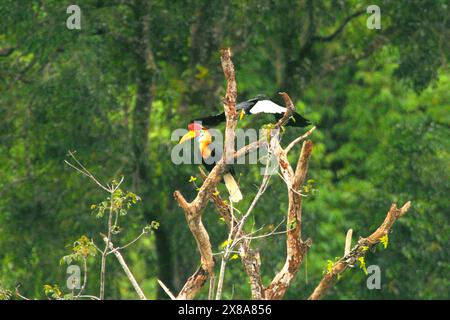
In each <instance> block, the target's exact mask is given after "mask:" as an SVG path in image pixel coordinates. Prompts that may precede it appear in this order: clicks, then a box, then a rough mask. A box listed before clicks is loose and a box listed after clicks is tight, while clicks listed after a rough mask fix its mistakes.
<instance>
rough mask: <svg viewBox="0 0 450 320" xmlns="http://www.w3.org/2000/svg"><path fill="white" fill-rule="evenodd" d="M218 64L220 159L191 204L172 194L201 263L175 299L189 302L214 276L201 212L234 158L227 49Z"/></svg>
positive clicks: (230, 66) (233, 104) (231, 83)
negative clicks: (222, 86) (222, 120)
mask: <svg viewBox="0 0 450 320" xmlns="http://www.w3.org/2000/svg"><path fill="white" fill-rule="evenodd" d="M221 61H222V69H223V72H224V74H225V78H226V80H227V91H226V95H225V98H224V110H225V116H226V128H225V143H224V152H223V157H222V159H221V160H219V162H218V163H217V164H216V165H215V167H214V168H213V169H212V170H211V172H210V173H209V175H208V177H207V178H206V179H205V181H204V182H203V184H202V186H201V187H200V190H199V192H198V193H197V196H196V197H195V199H194V200H193V201H192V202H190V203H189V202H187V201H186V199H185V198H184V197H183V195H182V194H181V193H180V192H179V191H175V193H174V197H175V200H177V202H178V205H179V206H180V207H181V208H183V210H184V212H185V216H186V220H187V222H188V226H189V229H190V230H191V232H192V235H193V236H194V238H195V241H196V242H197V248H198V250H199V252H200V260H201V267H200V269H198V270H197V271H196V272H195V273H194V275H192V276H191V278H189V280H188V282H187V283H186V284H185V286H184V287H183V289H182V290H181V292H180V293H179V294H178V298H180V299H191V298H193V297H195V295H196V294H197V293H198V291H199V290H200V289H201V287H202V286H203V284H204V283H205V282H206V280H207V279H208V275H212V274H213V273H214V259H213V254H212V250H211V242H210V240H209V235H208V232H207V231H206V229H205V227H204V225H203V223H202V211H203V209H204V208H205V207H206V204H207V202H208V200H209V198H210V196H211V194H212V193H213V192H212V191H213V190H214V189H215V188H216V186H217V184H218V183H219V182H220V180H221V179H222V176H223V172H224V170H225V166H226V164H228V163H232V159H234V140H235V129H236V124H237V112H236V97H237V86H236V76H235V71H234V65H233V62H232V61H231V50H230V49H229V48H228V49H224V50H222V51H221Z"/></svg>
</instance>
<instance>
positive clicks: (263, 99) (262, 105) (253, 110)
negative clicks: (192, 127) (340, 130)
mask: <svg viewBox="0 0 450 320" xmlns="http://www.w3.org/2000/svg"><path fill="white" fill-rule="evenodd" d="M236 110H237V111H238V112H244V113H245V114H246V115H252V114H258V113H265V114H268V113H271V114H273V115H274V117H275V119H276V120H278V119H280V118H281V117H283V115H284V112H285V111H286V108H284V107H281V106H279V105H277V104H276V103H274V102H273V101H272V100H270V99H269V98H268V97H267V96H264V95H258V96H256V97H255V98H253V99H250V100H247V101H244V102H241V103H238V104H237V105H236ZM224 121H225V113H224V112H222V113H219V114H217V115H214V116H208V117H203V118H197V119H194V120H191V123H193V122H201V123H202V125H203V126H205V127H215V126H217V125H219V124H220V123H222V122H224ZM310 124H311V122H310V121H309V120H308V119H306V118H304V117H303V116H302V115H300V114H299V113H297V112H295V113H294V114H293V115H292V117H291V119H289V121H288V122H287V123H286V126H290V127H307V126H309V125H310Z"/></svg>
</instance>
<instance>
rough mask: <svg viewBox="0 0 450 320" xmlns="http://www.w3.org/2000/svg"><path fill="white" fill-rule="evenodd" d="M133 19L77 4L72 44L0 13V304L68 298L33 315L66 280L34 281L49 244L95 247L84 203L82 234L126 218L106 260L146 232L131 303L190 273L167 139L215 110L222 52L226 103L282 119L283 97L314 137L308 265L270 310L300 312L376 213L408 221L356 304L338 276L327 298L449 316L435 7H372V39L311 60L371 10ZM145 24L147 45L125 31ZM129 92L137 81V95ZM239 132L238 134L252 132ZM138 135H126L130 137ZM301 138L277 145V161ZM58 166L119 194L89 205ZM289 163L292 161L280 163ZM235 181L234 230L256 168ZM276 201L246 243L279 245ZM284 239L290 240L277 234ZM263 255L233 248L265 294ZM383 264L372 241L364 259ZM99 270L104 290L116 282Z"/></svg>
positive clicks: (245, 6)
mask: <svg viewBox="0 0 450 320" xmlns="http://www.w3.org/2000/svg"><path fill="white" fill-rule="evenodd" d="M140 3H147V2H140ZM140 3H138V1H137V0H130V1H126V2H123V1H115V0H111V1H94V0H86V1H83V2H82V4H80V6H81V10H82V14H83V19H82V30H80V31H77V32H73V31H70V30H68V29H67V28H65V19H66V18H67V16H66V15H65V9H66V6H67V3H64V2H62V1H56V0H51V1H45V3H43V2H38V1H33V2H32V5H25V4H24V3H23V2H21V1H15V0H4V1H1V2H0V53H1V54H0V92H1V94H0V282H1V283H2V284H4V286H5V287H7V288H13V287H14V285H15V284H16V283H17V282H18V281H20V282H22V283H24V284H26V285H24V286H23V287H22V288H21V290H23V294H24V295H25V296H35V297H44V298H45V297H46V296H49V297H51V298H52V299H63V298H70V296H67V297H65V296H64V295H63V294H61V292H59V291H58V290H59V289H58V288H55V287H54V286H49V288H47V291H46V292H45V295H44V296H43V295H42V294H43V292H42V284H43V283H64V282H65V277H66V274H64V273H63V272H60V270H59V269H58V265H57V264H55V263H53V261H58V260H59V258H60V257H61V256H63V255H65V254H67V252H65V248H64V247H63V246H61V244H65V243H71V242H72V241H73V239H76V238H77V237H79V235H80V234H85V233H86V232H89V234H93V235H97V234H99V232H102V231H104V230H103V228H102V227H103V226H100V224H99V220H96V219H92V217H91V216H90V215H89V214H84V213H85V211H86V208H88V207H89V204H90V203H92V202H95V203H96V204H95V205H92V206H91V211H92V212H93V214H95V215H96V216H98V217H99V218H102V217H103V218H104V215H105V214H106V215H107V216H108V215H109V210H111V209H112V210H113V213H114V215H115V217H114V218H119V217H122V216H124V215H127V219H123V221H121V227H122V228H123V229H119V228H118V225H117V224H115V227H114V232H115V233H116V232H118V231H119V230H122V231H121V240H123V241H124V242H127V241H132V240H133V239H134V237H135V234H136V233H139V232H141V230H142V226H143V225H146V224H147V223H148V222H149V221H152V222H151V223H150V224H149V225H146V226H145V227H144V231H145V233H149V236H148V237H145V238H143V239H142V241H139V243H137V244H136V245H135V246H133V248H132V249H130V251H129V252H127V257H126V258H127V261H128V260H129V261H130V265H133V272H135V273H136V277H137V278H139V279H144V280H143V287H144V290H145V291H146V293H147V292H148V293H149V297H150V298H156V292H157V290H158V285H157V282H156V279H157V278H160V279H162V280H163V281H164V282H165V283H166V284H168V285H169V287H170V288H171V289H173V290H174V291H177V290H175V289H180V286H181V285H182V282H183V279H187V278H188V277H189V276H190V275H191V274H192V272H193V270H195V269H196V268H197V266H198V256H197V255H195V254H186V253H195V252H196V244H195V241H194V240H193V239H192V235H191V234H190V232H189V229H188V228H187V227H186V221H185V219H183V218H182V217H181V216H180V214H181V213H180V209H179V207H178V206H177V205H176V204H175V203H174V201H173V197H172V194H173V191H174V190H175V189H180V191H182V192H183V194H185V195H187V197H193V196H194V195H195V193H196V190H195V188H198V186H197V185H195V181H191V179H192V178H193V179H195V177H194V176H192V174H193V173H194V172H197V169H196V168H195V166H175V165H174V164H173V163H172V161H171V158H170V153H171V148H172V146H173V145H174V144H175V143H176V142H174V141H171V133H172V131H173V130H174V129H175V128H185V127H186V124H187V122H188V121H189V120H190V119H194V118H195V117H197V116H200V115H209V114H214V113H215V112H219V111H220V110H222V103H221V101H222V100H221V98H222V97H223V95H224V90H223V83H224V78H223V74H222V71H221V68H220V59H219V55H218V51H219V49H220V48H222V47H225V46H231V47H232V49H233V52H234V56H233V61H234V62H235V66H236V71H237V81H238V100H239V101H241V100H244V99H247V98H251V97H253V96H254V95H256V94H258V93H265V94H267V95H270V96H271V97H272V98H274V99H275V100H277V102H279V103H280V104H282V102H281V101H280V98H279V97H278V95H277V92H279V91H285V92H288V93H289V95H290V96H291V97H292V98H293V100H294V102H295V105H296V109H297V111H298V112H300V113H301V114H303V115H305V117H307V118H308V119H310V120H311V121H312V122H313V123H314V124H315V125H316V126H317V130H316V131H315V132H314V134H313V135H312V137H311V139H312V140H313V142H314V150H313V154H312V158H311V161H310V163H309V173H308V178H307V179H309V180H308V181H307V183H306V184H305V185H304V186H303V188H302V189H301V192H302V193H304V194H305V195H307V197H304V199H303V213H302V216H303V220H302V236H303V237H304V238H306V237H310V238H312V239H313V246H312V247H311V248H310V250H309V251H308V267H307V270H306V268H303V269H301V271H300V272H299V274H298V276H297V278H296V280H295V281H294V283H293V285H292V287H291V288H290V289H289V290H288V292H287V295H286V298H290V299H298V298H305V297H307V296H308V294H309V293H310V292H311V290H312V289H313V287H314V286H315V285H316V284H317V283H318V281H319V280H320V277H321V276H322V271H323V268H324V266H325V265H326V263H327V260H326V257H334V256H336V255H340V254H342V251H343V250H342V249H343V244H344V241H345V239H344V237H345V231H346V230H348V228H350V227H351V228H353V229H354V230H355V232H357V233H358V234H359V235H360V236H366V235H367V234H369V233H370V232H372V231H373V230H374V228H376V227H378V225H379V223H381V222H382V221H383V218H384V215H385V213H386V211H387V209H388V208H389V206H390V204H391V202H398V203H399V204H402V203H403V202H405V201H407V200H411V201H412V204H413V206H412V209H411V210H410V212H408V214H407V215H406V216H405V217H402V219H400V220H399V221H398V222H397V223H396V225H395V227H394V230H393V232H392V233H391V234H390V235H389V237H390V239H389V250H378V252H376V254H373V255H372V254H371V253H370V252H367V255H368V256H369V257H370V258H369V257H368V258H367V259H370V262H371V263H373V264H377V265H379V266H380V267H381V269H382V274H383V286H382V287H383V289H382V290H380V291H376V292H375V291H371V292H369V290H367V287H366V286H365V277H364V276H363V274H362V272H349V273H348V274H349V276H348V277H347V276H346V279H345V281H341V282H340V283H339V284H338V286H337V287H336V288H335V289H333V290H332V291H331V292H330V295H329V296H328V297H329V298H334V299H346V298H347V299H356V298H373V299H381V298H383V299H387V298H394V299H398V298H412V299H432V298H441V299H442V298H448V297H449V296H450V291H449V290H450V289H449V288H450V284H449V281H448V276H447V275H448V274H449V272H450V264H449V260H450V259H449V252H448V250H446V248H447V242H448V234H449V233H450V227H449V223H448V214H447V212H448V204H447V202H448V201H447V198H448V194H449V185H448V181H450V172H449V168H448V163H450V153H449V151H448V150H450V144H449V141H450V130H449V126H450V107H449V103H448V102H449V101H450V93H449V90H448V88H449V85H450V78H449V74H448V70H447V68H446V67H445V65H446V61H447V58H448V54H449V52H450V50H448V40H447V38H448V36H447V34H448V32H447V29H448V26H447V25H446V21H447V18H446V17H447V16H448V4H447V1H444V0H437V1H435V0H427V1H420V0H412V1H409V0H408V1H406V0H405V1H388V0H386V1H379V3H377V5H379V6H380V7H381V23H382V29H381V30H369V29H367V28H366V19H367V15H366V14H362V15H360V16H358V17H356V18H355V19H353V20H351V21H349V22H348V23H347V24H346V25H345V27H344V28H343V29H342V32H340V33H339V34H337V35H336V36H335V37H334V38H333V39H332V40H326V41H318V40H314V39H317V37H320V36H324V37H326V36H328V35H332V34H333V33H334V31H335V30H338V28H339V26H340V25H341V24H342V23H343V21H344V20H345V18H346V17H347V16H348V15H349V14H351V13H353V12H357V11H359V10H363V11H364V9H365V8H366V6H367V5H369V4H372V3H371V2H370V1H362V2H361V1H358V2H356V1H329V2H328V1H294V0H287V1H268V0H263V1H245V2H242V1H229V2H227V3H221V5H220V6H219V5H204V3H203V2H201V1H189V2H188V3H184V2H173V1H170V2H169V1H167V0H155V1H152V3H151V6H150V7H149V8H147V9H145V8H144V7H142V6H140V5H139V4H140ZM134 5H137V6H134ZM133 8H138V10H136V9H133ZM169 9H170V10H169ZM146 10H148V11H146ZM144 17H146V19H148V22H149V30H150V31H149V32H150V34H148V35H147V36H144V35H143V32H142V31H143V30H142V29H141V25H142V24H141V23H140V22H141V21H143V20H142V19H143V18H144ZM249 17H251V18H249ZM30 30H32V31H33V32H32V33H30ZM144 43H149V44H150V48H151V53H152V54H153V57H154V59H155V64H156V69H157V71H156V72H155V73H154V74H151V72H150V71H149V70H148V69H147V67H148V65H147V63H146V62H145V57H143V56H142V52H140V51H139V50H140V48H141V45H142V44H144ZM9 48H11V52H10V53H9V54H6V52H7V51H9V50H6V49H9ZM147 53H148V52H146V54H147ZM442 66H444V67H442ZM147 77H151V79H150V80H151V81H149V82H145V80H148V79H147ZM150 87H151V88H150ZM142 88H144V89H145V92H150V93H151V101H152V103H151V106H150V105H147V106H145V108H143V109H141V110H144V111H145V110H149V116H148V117H147V116H144V115H143V113H137V111H136V110H138V109H137V108H136V104H137V101H138V100H139V101H140V99H138V92H140V89H142ZM249 118H250V117H244V118H243V119H242V121H240V122H239V126H247V125H249V126H250V125H254V126H255V127H258V128H259V127H261V126H262V125H263V123H260V122H259V121H258V120H255V122H252V121H253V120H252V121H250V119H249ZM252 119H253V118H252ZM146 122H148V128H147V130H145V128H144V129H143V130H142V127H141V126H139V124H142V123H143V124H144V125H145V123H146ZM266 127H267V128H269V129H270V128H271V127H270V126H266ZM138 133H140V134H138ZM301 133H303V131H302V130H296V129H294V128H288V127H286V128H285V132H284V133H283V141H282V142H283V143H285V142H287V141H289V140H290V139H291V138H294V137H297V136H299V135H300V134H301ZM283 145H284V144H283ZM67 150H77V151H78V154H79V155H80V157H82V158H83V159H84V161H85V162H86V163H88V164H89V168H90V170H92V172H94V173H95V174H96V176H98V177H100V178H101V181H110V180H111V179H112V177H116V176H125V177H130V180H129V181H125V182H124V185H126V187H123V188H124V190H130V192H127V191H123V189H118V190H117V192H115V193H114V194H113V195H112V199H110V198H107V199H104V194H103V193H102V190H98V189H97V188H96V186H95V185H91V184H89V183H87V180H86V179H81V178H80V176H79V175H78V174H77V173H76V172H73V170H71V169H70V168H67V166H64V165H63V159H64V157H65V155H66V152H67ZM289 157H290V161H291V162H292V163H295V162H296V161H297V159H298V147H296V148H294V149H293V150H292V151H291V152H290V154H289ZM236 169H237V171H238V173H240V177H241V178H240V181H239V184H240V187H241V189H242V191H243V194H244V200H243V201H242V202H241V203H239V205H238V207H237V208H236V209H239V210H243V209H245V208H246V207H247V206H248V205H249V203H250V201H251V199H252V198H253V196H254V194H255V193H256V189H255V185H258V183H259V182H260V181H261V174H260V168H259V167H258V166H245V167H244V166H237V168H236ZM187 177H191V179H189V178H187ZM186 181H189V183H193V184H194V187H195V188H192V186H191V185H187V183H186ZM114 183H115V184H117V181H116V182H114ZM319 187H320V192H318V190H319ZM220 188H222V187H220ZM220 191H222V189H221V190H220ZM136 194H139V195H141V196H142V199H143V200H142V205H140V206H139V207H136V208H135V209H134V210H135V211H134V212H133V214H128V212H129V209H130V208H131V207H133V206H134V204H136V203H137V202H140V201H141V200H140V198H139V197H137V196H136ZM285 194H286V190H285V185H284V183H283V182H282V181H280V179H277V177H274V178H273V179H272V180H271V183H270V186H269V189H268V191H267V194H265V196H264V197H263V198H262V200H261V202H259V203H258V205H257V207H258V208H257V210H255V211H257V213H256V214H255V216H254V217H251V218H250V220H249V225H251V226H252V227H253V226H256V227H257V226H264V225H266V226H267V225H278V224H279V222H280V221H282V220H283V218H284V217H285V213H286V208H287V197H285V196H284V195H285ZM93 199H94V200H93ZM111 200H112V201H111ZM111 203H112V206H111ZM207 212H208V213H211V214H205V215H204V220H205V226H206V228H207V230H208V232H209V235H210V237H211V241H212V243H213V245H214V247H217V246H218V244H220V243H221V242H222V241H223V239H224V238H226V236H227V233H226V226H225V224H224V223H217V220H218V219H217V215H215V214H214V210H212V208H208V209H207ZM102 221H103V220H102ZM156 221H158V222H156ZM159 223H161V225H159ZM295 223H296V222H295V221H293V222H290V221H289V222H288V228H289V227H295ZM156 229H157V230H158V232H151V231H152V230H156ZM282 237H283V236H282V235H277V236H274V237H267V238H264V239H261V240H258V241H252V246H254V247H255V248H258V249H259V250H260V252H261V262H262V265H261V267H262V275H263V281H264V283H265V284H267V283H270V281H271V279H272V277H273V275H274V272H275V270H279V269H280V268H281V267H282V264H283V263H284V259H285V241H284V240H282ZM89 241H90V240H88V238H86V239H85V240H83V241H79V242H80V243H79V244H77V245H74V246H72V248H71V250H72V251H71V253H70V254H69V255H68V257H71V258H70V259H72V260H74V259H75V260H76V259H79V258H81V259H82V257H84V256H83V254H82V253H81V252H84V253H86V252H90V249H87V248H86V246H87V247H89ZM81 243H83V245H81ZM387 245H388V239H387V238H386V241H385V242H382V246H383V247H386V246H387ZM77 246H78V247H79V249H80V251H77V252H78V253H77V252H75V251H74V249H75V247H77ZM81 248H84V249H83V250H81ZM84 250H87V251H84ZM91 260H93V259H91ZM97 260H98V259H97ZM405 266H407V268H406V267H405ZM90 267H92V268H93V271H92V272H91V275H90V281H89V283H88V288H87V291H89V290H93V289H94V287H92V286H93V284H96V283H98V275H99V273H100V272H99V270H98V266H95V265H92V266H90ZM108 267H109V268H110V272H112V273H114V274H116V273H115V272H118V270H119V268H120V266H116V265H114V264H111V266H108ZM30 270H33V272H30ZM228 271H229V272H228ZM175 274H176V276H175ZM91 280H92V281H91ZM229 282H233V284H234V285H235V288H234V290H233V292H231V290H230V291H229V292H224V297H225V298H231V297H233V298H237V299H239V298H248V297H249V296H250V293H249V286H248V283H247V278H246V275H245V274H244V272H243V271H242V267H241V265H240V264H239V263H233V264H230V267H229V270H227V274H226V278H225V283H229ZM107 289H108V292H109V297H110V298H126V299H129V298H130V299H131V298H134V297H135V296H134V293H133V290H132V288H130V286H129V284H128V282H127V280H126V279H124V278H121V277H114V278H113V279H111V280H110V281H108V283H107ZM1 292H2V291H0V297H1V296H2V294H1ZM206 294H207V293H202V295H201V296H200V298H204V297H205V296H206ZM4 296H6V295H4ZM161 297H164V295H162V296H161Z"/></svg>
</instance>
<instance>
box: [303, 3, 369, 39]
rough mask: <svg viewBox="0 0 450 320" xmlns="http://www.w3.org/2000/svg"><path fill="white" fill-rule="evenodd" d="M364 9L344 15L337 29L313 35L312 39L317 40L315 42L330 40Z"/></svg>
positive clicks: (363, 11) (362, 12)
mask: <svg viewBox="0 0 450 320" xmlns="http://www.w3.org/2000/svg"><path fill="white" fill-rule="evenodd" d="M365 12H366V11H365V10H359V11H356V12H354V13H353V14H351V15H349V16H348V17H346V18H345V19H344V21H342V23H341V24H340V25H339V26H338V27H337V29H336V30H335V31H334V32H332V33H331V34H330V35H328V36H314V37H312V39H311V40H312V41H317V42H329V41H332V40H333V39H334V38H336V37H337V36H338V35H339V34H341V32H342V31H344V28H345V26H346V25H347V24H348V23H349V22H350V21H352V20H353V19H355V18H357V17H359V16H360V15H362V14H364V13H365Z"/></svg>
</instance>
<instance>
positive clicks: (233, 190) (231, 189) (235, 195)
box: [223, 173, 242, 203]
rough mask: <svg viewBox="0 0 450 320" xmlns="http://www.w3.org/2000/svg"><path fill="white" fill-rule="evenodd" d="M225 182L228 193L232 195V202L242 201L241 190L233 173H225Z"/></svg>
mask: <svg viewBox="0 0 450 320" xmlns="http://www.w3.org/2000/svg"><path fill="white" fill-rule="evenodd" d="M223 181H224V182H225V186H226V187H227V190H228V193H229V194H230V200H231V201H233V202H235V203H236V202H239V201H241V200H242V193H241V190H239V186H238V184H237V183H236V180H234V177H233V176H232V175H231V173H225V174H224V176H223Z"/></svg>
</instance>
